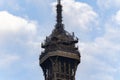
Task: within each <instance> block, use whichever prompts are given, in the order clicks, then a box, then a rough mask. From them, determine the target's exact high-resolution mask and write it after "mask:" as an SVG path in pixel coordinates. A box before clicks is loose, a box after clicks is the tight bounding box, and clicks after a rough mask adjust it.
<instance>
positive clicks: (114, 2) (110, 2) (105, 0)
mask: <svg viewBox="0 0 120 80" xmlns="http://www.w3.org/2000/svg"><path fill="white" fill-rule="evenodd" d="M97 4H98V6H99V7H100V8H101V9H109V8H111V7H118V8H119V7H120V0H97Z"/></svg>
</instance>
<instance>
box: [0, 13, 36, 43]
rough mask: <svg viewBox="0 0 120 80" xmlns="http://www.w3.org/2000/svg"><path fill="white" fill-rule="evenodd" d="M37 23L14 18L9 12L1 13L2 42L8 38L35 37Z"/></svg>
mask: <svg viewBox="0 0 120 80" xmlns="http://www.w3.org/2000/svg"><path fill="white" fill-rule="evenodd" d="M36 26H37V23H36V22H35V21H30V20H26V19H24V18H21V17H18V16H14V15H12V14H10V13H8V12H7V11H1V12H0V38H1V40H0V42H1V41H4V39H6V37H8V36H11V37H12V36H14V35H16V36H18V35H19V36H20V35H22V34H24V35H26V36H27V35H31V36H32V35H35V34H36Z"/></svg>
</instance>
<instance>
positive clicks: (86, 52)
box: [0, 0, 120, 80]
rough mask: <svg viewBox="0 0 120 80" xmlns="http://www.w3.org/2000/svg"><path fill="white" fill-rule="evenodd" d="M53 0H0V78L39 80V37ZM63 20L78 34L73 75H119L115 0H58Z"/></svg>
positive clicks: (118, 4)
mask: <svg viewBox="0 0 120 80" xmlns="http://www.w3.org/2000/svg"><path fill="white" fill-rule="evenodd" d="M55 2H56V0H0V80H26V79H27V80H44V77H43V74H42V70H41V68H40V67H39V63H38V62H39V61H38V58H39V55H40V53H41V51H42V49H41V48H40V46H41V45H40V44H41V42H43V41H44V39H45V36H49V34H50V33H51V31H52V29H53V28H54V25H55V23H56V18H55V17H56V12H55V10H56V9H55V4H56V3H55ZM62 4H63V23H64V24H65V29H66V30H67V31H69V32H70V33H71V32H74V33H75V35H76V36H77V37H78V38H79V43H78V46H79V50H80V52H81V64H80V65H79V66H78V69H77V74H76V80H88V79H89V80H119V79H120V62H119V61H120V36H119V34H120V0H62Z"/></svg>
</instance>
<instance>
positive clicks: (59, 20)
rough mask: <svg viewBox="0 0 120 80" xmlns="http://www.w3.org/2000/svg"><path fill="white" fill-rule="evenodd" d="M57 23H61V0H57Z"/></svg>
mask: <svg viewBox="0 0 120 80" xmlns="http://www.w3.org/2000/svg"><path fill="white" fill-rule="evenodd" d="M57 2H58V3H57V24H62V5H61V0H57Z"/></svg>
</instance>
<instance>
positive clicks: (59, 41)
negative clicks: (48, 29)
mask: <svg viewBox="0 0 120 80" xmlns="http://www.w3.org/2000/svg"><path fill="white" fill-rule="evenodd" d="M56 7H57V17H56V18H57V20H56V21H57V23H56V25H55V28H54V29H53V31H52V33H51V34H50V36H48V37H46V40H45V42H44V43H42V45H41V47H42V48H44V52H43V53H42V54H41V56H40V57H43V56H44V55H46V54H47V53H49V52H52V51H56V50H60V51H65V52H72V53H75V54H78V55H79V56H80V53H79V51H78V47H76V46H75V44H76V43H78V38H77V37H75V36H74V33H73V34H70V33H69V32H67V31H66V30H65V29H64V25H63V24H62V5H61V0H57V6H56Z"/></svg>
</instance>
